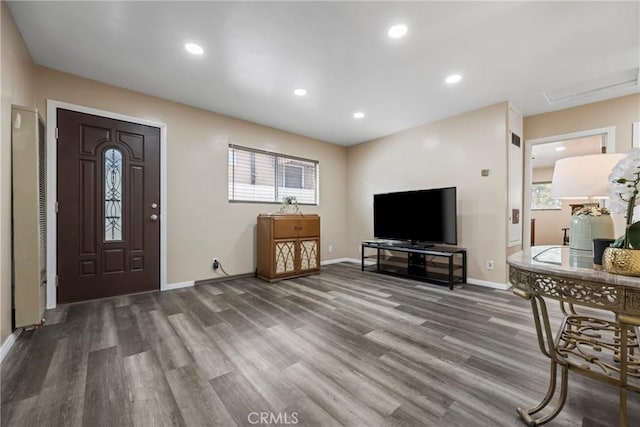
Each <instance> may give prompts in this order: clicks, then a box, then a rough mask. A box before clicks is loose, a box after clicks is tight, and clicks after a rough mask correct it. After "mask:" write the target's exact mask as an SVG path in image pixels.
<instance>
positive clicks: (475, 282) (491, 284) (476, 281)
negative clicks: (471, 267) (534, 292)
mask: <svg viewBox="0 0 640 427" xmlns="http://www.w3.org/2000/svg"><path fill="white" fill-rule="evenodd" d="M467 283H468V284H470V285H476V286H484V287H485V288H493V289H501V290H503V291H506V290H507V289H509V288H510V287H511V283H498V282H489V281H487V280H480V279H473V278H470V277H467Z"/></svg>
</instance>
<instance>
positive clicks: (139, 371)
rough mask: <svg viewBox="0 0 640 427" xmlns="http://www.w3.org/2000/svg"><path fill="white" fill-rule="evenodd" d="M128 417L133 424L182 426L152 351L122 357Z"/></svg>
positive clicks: (182, 421) (176, 407)
mask: <svg viewBox="0 0 640 427" xmlns="http://www.w3.org/2000/svg"><path fill="white" fill-rule="evenodd" d="M124 370H125V374H126V379H127V386H128V396H129V400H130V407H131V418H132V420H133V424H134V425H136V426H158V427H160V426H184V425H185V423H184V420H183V419H182V415H181V414H180V409H179V408H178V406H177V404H176V401H175V398H174V397H173V394H172V393H171V389H170V387H169V384H168V383H167V380H166V378H165V376H164V373H163V372H162V368H161V366H160V364H159V362H158V361H157V359H156V357H155V354H154V353H153V352H143V353H136V354H134V355H132V356H129V357H125V359H124Z"/></svg>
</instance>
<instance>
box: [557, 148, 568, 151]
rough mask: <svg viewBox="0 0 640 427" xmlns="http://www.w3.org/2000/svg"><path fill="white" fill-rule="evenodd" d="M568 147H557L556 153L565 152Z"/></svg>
mask: <svg viewBox="0 0 640 427" xmlns="http://www.w3.org/2000/svg"><path fill="white" fill-rule="evenodd" d="M566 149H567V147H556V151H564V150H566Z"/></svg>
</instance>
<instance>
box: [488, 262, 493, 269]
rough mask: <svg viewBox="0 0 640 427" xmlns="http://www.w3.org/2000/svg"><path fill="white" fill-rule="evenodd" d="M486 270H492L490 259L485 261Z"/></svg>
mask: <svg viewBox="0 0 640 427" xmlns="http://www.w3.org/2000/svg"><path fill="white" fill-rule="evenodd" d="M487 270H493V260H492V259H488V260H487Z"/></svg>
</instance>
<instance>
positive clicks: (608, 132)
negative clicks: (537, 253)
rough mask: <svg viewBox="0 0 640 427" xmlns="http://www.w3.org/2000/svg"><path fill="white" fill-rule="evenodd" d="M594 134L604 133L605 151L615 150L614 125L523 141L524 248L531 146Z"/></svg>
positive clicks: (527, 235) (527, 234)
mask: <svg viewBox="0 0 640 427" xmlns="http://www.w3.org/2000/svg"><path fill="white" fill-rule="evenodd" d="M596 135H604V144H605V146H606V147H607V153H615V152H616V127H615V126H609V127H605V128H597V129H589V130H584V131H579V132H571V133H565V134H562V135H553V136H547V137H544V138H536V139H528V140H526V141H525V142H524V212H523V216H522V218H523V221H524V224H522V225H523V234H524V242H522V243H523V248H524V249H528V248H530V247H531V179H532V177H531V175H532V173H531V169H532V165H531V157H532V155H533V146H534V145H539V144H547V143H550V142H557V141H564V140H567V139H576V138H586V137H589V136H596Z"/></svg>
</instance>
